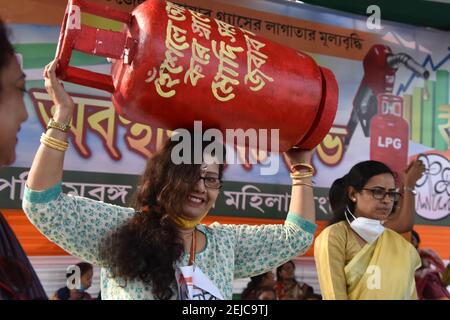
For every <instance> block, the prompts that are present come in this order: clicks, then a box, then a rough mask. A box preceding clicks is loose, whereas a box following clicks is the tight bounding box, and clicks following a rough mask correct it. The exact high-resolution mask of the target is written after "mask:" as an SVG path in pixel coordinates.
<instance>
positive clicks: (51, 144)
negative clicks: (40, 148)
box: [41, 139, 67, 152]
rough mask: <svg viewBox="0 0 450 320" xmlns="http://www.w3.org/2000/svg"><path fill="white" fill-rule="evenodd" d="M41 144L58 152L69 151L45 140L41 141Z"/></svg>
mask: <svg viewBox="0 0 450 320" xmlns="http://www.w3.org/2000/svg"><path fill="white" fill-rule="evenodd" d="M41 143H42V144H44V145H45V146H47V147H49V148H51V149H55V150H58V151H62V152H64V151H66V150H67V148H66V147H61V146H59V145H57V144H53V143H51V142H49V141H47V140H45V139H41Z"/></svg>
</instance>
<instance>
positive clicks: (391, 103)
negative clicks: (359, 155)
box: [370, 94, 409, 175]
mask: <svg viewBox="0 0 450 320" xmlns="http://www.w3.org/2000/svg"><path fill="white" fill-rule="evenodd" d="M377 99H378V114H377V115H376V116H375V117H374V118H373V120H372V123H371V125H370V159H371V160H377V161H381V162H383V163H385V164H386V165H388V166H389V167H390V168H391V169H392V170H393V171H395V172H397V173H398V174H399V175H401V174H402V173H403V171H404V170H405V169H406V166H407V164H408V142H409V125H408V122H407V121H406V120H405V119H403V117H402V115H403V99H402V98H401V97H398V96H394V95H391V94H379V95H378V96H377Z"/></svg>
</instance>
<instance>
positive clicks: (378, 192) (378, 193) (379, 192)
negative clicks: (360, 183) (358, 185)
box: [363, 188, 401, 201]
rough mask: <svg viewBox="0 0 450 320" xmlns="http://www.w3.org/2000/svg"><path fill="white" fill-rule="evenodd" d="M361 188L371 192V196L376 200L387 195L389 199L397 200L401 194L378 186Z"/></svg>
mask: <svg viewBox="0 0 450 320" xmlns="http://www.w3.org/2000/svg"><path fill="white" fill-rule="evenodd" d="M363 190H367V191H370V192H371V193H372V197H373V198H374V199H377V200H383V199H384V198H385V197H386V195H387V196H388V197H389V200H391V201H398V200H399V199H400V196H401V194H400V193H399V192H397V191H384V190H383V189H380V188H372V189H371V188H363Z"/></svg>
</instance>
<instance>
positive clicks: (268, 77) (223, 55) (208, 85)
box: [56, 0, 338, 151]
mask: <svg viewBox="0 0 450 320" xmlns="http://www.w3.org/2000/svg"><path fill="white" fill-rule="evenodd" d="M82 13H89V14H92V15H97V16H101V17H104V18H109V19H112V20H116V21H120V22H122V23H123V25H124V27H123V31H122V32H113V31H110V30H103V29H98V28H94V27H92V26H88V25H84V24H82V23H81V14H82ZM73 50H78V51H81V52H85V53H88V54H91V55H97V56H102V57H108V58H110V59H111V60H112V61H113V62H112V68H111V75H106V74H99V73H95V72H92V71H89V70H85V69H80V68H77V67H73V66H70V65H69V63H70V58H71V54H72V51H73ZM56 58H57V59H58V61H59V63H58V68H57V73H58V75H59V77H60V78H61V79H62V80H65V81H69V82H73V83H77V84H81V85H84V86H89V87H93V88H97V89H101V90H106V91H108V92H110V93H111V94H112V102H113V104H114V106H115V108H116V110H117V112H118V113H119V114H121V115H124V116H126V117H127V118H128V119H130V120H134V121H138V122H151V123H152V124H154V125H158V126H160V127H162V128H167V129H170V130H174V129H176V128H190V127H192V126H193V124H194V121H197V120H201V121H202V125H203V128H207V127H208V128H218V129H220V130H222V131H223V132H225V130H226V129H243V130H247V129H256V130H259V129H279V150H281V151H286V150H287V149H289V148H291V147H292V146H298V147H301V148H313V147H314V146H316V145H317V144H319V143H320V142H321V141H322V139H323V138H324V137H325V135H326V134H327V133H328V131H329V129H330V128H331V125H332V124H333V121H334V117H335V115H336V110H337V103H338V86H337V82H336V79H335V77H334V75H333V73H332V72H331V71H330V70H328V69H327V68H323V67H320V66H318V65H317V64H316V63H315V62H314V60H313V59H312V58H311V57H309V56H308V55H306V54H304V53H301V52H298V51H296V50H293V49H291V48H288V47H285V46H282V45H279V44H277V43H274V42H271V41H268V40H266V39H264V38H262V37H259V36H257V35H255V34H254V33H252V32H250V31H247V30H244V29H242V28H239V27H235V26H232V25H229V24H226V23H224V22H222V21H220V20H218V19H214V18H212V17H208V16H206V15H202V14H199V13H197V12H194V11H191V10H188V9H187V8H184V7H182V6H179V5H176V4H172V3H170V2H165V1H160V0H148V1H145V2H144V3H142V4H141V5H139V6H138V7H136V8H135V9H134V10H133V11H132V12H131V13H126V12H122V11H119V10H116V9H112V8H109V7H106V6H103V5H98V4H95V3H89V2H87V1H83V0H70V1H69V3H68V6H67V9H66V13H65V17H64V21H63V25H62V29H61V34H60V39H59V43H58V48H57V53H56Z"/></svg>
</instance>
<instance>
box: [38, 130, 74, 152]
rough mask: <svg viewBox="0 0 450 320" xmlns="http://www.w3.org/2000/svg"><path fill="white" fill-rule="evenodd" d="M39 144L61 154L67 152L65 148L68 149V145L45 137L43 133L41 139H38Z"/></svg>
mask: <svg viewBox="0 0 450 320" xmlns="http://www.w3.org/2000/svg"><path fill="white" fill-rule="evenodd" d="M40 141H41V143H42V144H44V145H45V146H47V147H49V148H51V149H54V150H58V151H61V152H64V151H66V150H67V148H69V143H68V142H66V141H63V140H59V139H55V138H53V137H50V136H48V135H46V134H45V133H43V134H42V135H41V139H40Z"/></svg>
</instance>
